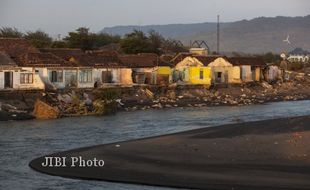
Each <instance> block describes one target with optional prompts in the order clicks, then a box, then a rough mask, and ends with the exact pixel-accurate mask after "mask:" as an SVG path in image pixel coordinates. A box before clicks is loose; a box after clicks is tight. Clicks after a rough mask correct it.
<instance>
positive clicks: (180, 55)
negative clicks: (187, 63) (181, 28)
mask: <svg viewBox="0 0 310 190" xmlns="http://www.w3.org/2000/svg"><path fill="white" fill-rule="evenodd" d="M193 55H194V54H192V53H188V52H183V53H178V54H177V55H176V56H174V58H172V59H171V61H170V62H171V63H172V64H173V65H177V64H178V63H180V62H181V61H183V59H185V58H186V57H188V56H193Z"/></svg>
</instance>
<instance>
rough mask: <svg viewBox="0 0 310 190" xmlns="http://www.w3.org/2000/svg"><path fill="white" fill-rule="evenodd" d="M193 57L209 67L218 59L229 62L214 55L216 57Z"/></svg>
mask: <svg viewBox="0 0 310 190" xmlns="http://www.w3.org/2000/svg"><path fill="white" fill-rule="evenodd" d="M193 57H195V58H196V59H198V60H199V61H200V62H201V63H202V64H203V65H204V66H208V65H209V64H210V63H211V62H213V61H215V60H216V59H217V58H223V59H226V60H227V57H225V56H219V55H214V56H212V55H211V56H210V55H209V56H204V55H193Z"/></svg>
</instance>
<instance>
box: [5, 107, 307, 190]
mask: <svg viewBox="0 0 310 190" xmlns="http://www.w3.org/2000/svg"><path fill="white" fill-rule="evenodd" d="M301 115H310V101H298V102H278V103H270V104H266V105H252V106H242V107H205V108H184V109H181V108H177V109H167V110H148V111H136V112H122V113H118V114H117V115H115V116H108V117H83V118H64V119H59V120H51V121H22V122H20V121H18V122H0V153H1V155H0V189H81V190H84V189H92V190H95V189H117V190H122V189H147V190H148V189H168V188H160V187H150V186H141V185H128V184H120V183H109V182H103V181H86V180H74V179H65V178H61V177H55V176H49V175H45V174H41V173H38V172H35V171H33V170H32V169H30V168H29V167H28V163H29V162H30V161H31V160H32V159H34V158H36V157H39V156H43V155H46V154H51V153H53V152H59V151H64V150H68V149H73V148H79V147H84V146H92V145H97V144H106V143H112V142H117V141H124V140H129V139H137V138H143V137H150V136H157V135H163V134H168V133H175V132H180V131H185V130H191V129H197V128H203V127H209V126H214V125H220V124H224V123H235V122H242V121H254V120H263V119H270V118H279V117H286V116H301Z"/></svg>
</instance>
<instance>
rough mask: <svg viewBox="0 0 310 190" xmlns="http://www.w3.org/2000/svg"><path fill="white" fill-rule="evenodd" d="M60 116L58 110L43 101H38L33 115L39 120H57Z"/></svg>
mask: <svg viewBox="0 0 310 190" xmlns="http://www.w3.org/2000/svg"><path fill="white" fill-rule="evenodd" d="M59 114H60V113H59V110H58V109H57V108H55V107H52V106H50V105H48V104H47V103H45V102H42V101H41V100H37V101H36V103H35V105H34V111H33V115H34V116H35V117H36V118H37V119H56V118H58V117H59Z"/></svg>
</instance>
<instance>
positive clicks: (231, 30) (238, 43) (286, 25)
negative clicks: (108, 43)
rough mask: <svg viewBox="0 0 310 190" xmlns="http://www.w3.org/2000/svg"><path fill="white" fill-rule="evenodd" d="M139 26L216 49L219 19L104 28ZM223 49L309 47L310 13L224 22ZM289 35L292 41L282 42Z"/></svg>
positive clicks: (123, 29) (118, 29) (118, 31)
mask: <svg viewBox="0 0 310 190" xmlns="http://www.w3.org/2000/svg"><path fill="white" fill-rule="evenodd" d="M133 29H138V30H141V31H143V32H147V31H149V30H151V29H153V30H155V31H157V32H159V33H160V34H162V35H163V36H165V37H169V38H176V39H179V40H181V41H182V42H183V43H184V44H185V45H188V44H189V42H190V41H191V40H205V41H207V43H208V44H209V47H210V48H211V51H214V50H215V49H216V23H210V22H208V23H197V24H169V25H147V26H116V27H110V28H104V29H103V30H102V32H107V33H112V34H119V35H124V34H126V33H129V32H131V31H132V30H133ZM220 34H221V38H220V39H221V40H220V42H221V48H220V49H221V51H225V52H245V53H263V52H269V51H272V52H278V53H279V52H282V51H285V52H289V51H291V50H293V49H295V48H296V47H300V48H302V49H304V50H308V51H309V50H310V35H309V34H310V15H308V16H304V17H282V16H278V17H259V18H255V19H252V20H241V21H236V22H230V23H221V33H220ZM287 35H290V42H291V44H290V45H289V44H287V43H284V42H283V39H285V38H286V37H287Z"/></svg>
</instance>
